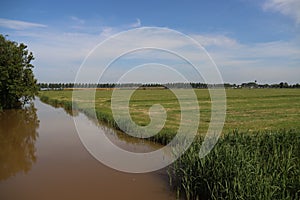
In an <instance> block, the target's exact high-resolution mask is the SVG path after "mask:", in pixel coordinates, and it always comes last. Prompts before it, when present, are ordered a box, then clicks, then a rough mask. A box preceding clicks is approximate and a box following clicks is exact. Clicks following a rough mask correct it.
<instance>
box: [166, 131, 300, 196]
mask: <svg viewBox="0 0 300 200" xmlns="http://www.w3.org/2000/svg"><path fill="white" fill-rule="evenodd" d="M201 141H202V139H201V138H198V139H197V142H194V143H193V145H192V146H191V147H190V148H189V150H188V151H187V152H186V153H185V154H184V155H183V156H181V157H180V158H179V159H178V160H177V161H176V162H175V163H174V164H173V165H172V166H171V167H170V168H169V169H168V172H169V176H170V177H171V179H170V182H171V184H172V185H173V187H174V188H175V189H176V190H177V194H178V195H184V196H185V197H186V198H187V199H247V200H258V199H261V200H273V199H299V198H300V132H299V131H298V132H296V131H283V130H282V131H278V132H269V131H268V132H256V133H251V134H249V133H238V132H235V131H234V132H233V133H230V134H225V135H224V136H223V137H222V138H220V139H219V141H218V143H217V144H216V146H215V147H214V149H213V150H212V151H211V152H210V153H209V154H208V155H207V156H206V157H204V158H202V159H200V158H199V156H198V155H199V154H198V153H199V149H200V147H201ZM181 193H182V194H181Z"/></svg>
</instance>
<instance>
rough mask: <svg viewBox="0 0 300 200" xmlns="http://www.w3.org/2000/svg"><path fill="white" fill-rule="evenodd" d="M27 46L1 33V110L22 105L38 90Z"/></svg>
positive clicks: (30, 54) (31, 57)
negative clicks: (8, 38)
mask: <svg viewBox="0 0 300 200" xmlns="http://www.w3.org/2000/svg"><path fill="white" fill-rule="evenodd" d="M33 59H34V58H33V55H32V53H31V52H30V53H29V52H28V50H27V46H26V45H24V44H22V43H21V44H18V43H16V42H12V41H9V40H7V39H6V38H5V37H4V36H3V35H1V34H0V110H1V109H10V108H17V107H20V106H21V105H22V104H25V103H27V102H28V101H29V100H31V99H33V98H34V95H36V94H37V92H38V87H37V85H36V79H35V78H34V75H33V72H32V68H33V65H32V64H30V62H31V61H32V60H33Z"/></svg>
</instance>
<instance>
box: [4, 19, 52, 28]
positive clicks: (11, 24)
mask: <svg viewBox="0 0 300 200" xmlns="http://www.w3.org/2000/svg"><path fill="white" fill-rule="evenodd" d="M0 27H4V28H10V29H14V30H24V29H29V28H45V27H47V26H46V25H44V24H38V23H31V22H25V21H19V20H11V19H3V18H0Z"/></svg>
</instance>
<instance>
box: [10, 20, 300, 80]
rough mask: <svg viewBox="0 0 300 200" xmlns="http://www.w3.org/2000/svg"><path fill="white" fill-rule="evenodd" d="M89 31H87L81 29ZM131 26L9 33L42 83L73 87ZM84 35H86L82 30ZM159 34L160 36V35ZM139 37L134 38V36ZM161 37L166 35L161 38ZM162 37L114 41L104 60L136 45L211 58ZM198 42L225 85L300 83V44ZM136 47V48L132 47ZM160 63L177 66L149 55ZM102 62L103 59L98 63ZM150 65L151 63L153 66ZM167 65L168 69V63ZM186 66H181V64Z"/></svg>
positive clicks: (211, 38)
mask: <svg viewBox="0 0 300 200" xmlns="http://www.w3.org/2000/svg"><path fill="white" fill-rule="evenodd" d="M82 26H83V27H85V25H84V24H83V25H82ZM128 27H129V26H128V25H124V26H119V27H97V32H98V34H95V31H93V33H86V32H84V33H83V32H81V33H79V32H76V31H73V32H62V31H54V30H53V29H52V30H48V29H39V30H36V29H30V30H18V31H13V32H11V33H9V35H10V37H12V38H14V40H16V41H18V42H24V43H26V44H27V45H28V47H29V50H30V51H33V53H34V55H35V57H36V60H35V63H34V64H35V66H36V68H35V69H34V70H35V72H36V75H37V78H38V79H39V81H41V82H43V81H65V82H66V81H74V78H75V75H76V72H77V69H78V68H79V66H80V64H81V63H82V61H83V60H84V58H85V57H86V56H87V55H88V53H89V52H90V51H91V50H92V49H93V48H94V47H95V46H96V45H98V44H99V43H100V42H102V41H104V40H105V39H107V38H108V37H110V36H112V35H114V34H116V33H118V32H120V31H125V30H128ZM83 30H84V29H83ZM156 31H158V30H156ZM135 33H136V32H135ZM162 33H163V32H162ZM160 34H161V33H160V32H159V31H158V32H151V31H148V32H144V33H143V34H142V35H139V34H135V35H129V36H127V37H123V38H122V40H116V41H115V45H108V46H106V48H105V52H104V54H101V56H100V57H101V58H103V59H110V58H112V56H113V55H115V53H116V52H119V51H121V50H122V49H124V48H125V47H128V45H129V47H130V48H131V47H132V48H134V47H136V46H137V45H144V46H145V47H163V48H164V49H173V50H174V49H175V50H176V49H179V50H180V51H184V52H185V53H186V54H188V55H189V56H188V57H189V58H191V59H192V60H193V59H194V60H198V61H199V60H200V61H201V62H203V63H205V62H206V61H207V57H206V58H204V56H205V55H204V54H203V53H202V54H201V53H200V54H199V53H197V51H195V49H190V48H189V47H188V46H186V43H185V42H182V41H181V40H176V38H173V37H172V35H170V34H165V35H160ZM190 36H191V37H192V38H194V39H195V40H197V41H199V43H201V44H202V45H203V46H204V47H205V48H206V49H207V50H208V53H209V54H210V55H211V56H212V58H213V59H214V61H215V62H216V64H217V65H218V67H219V69H220V71H221V73H222V75H223V80H224V81H225V82H237V83H240V82H245V81H248V80H249V81H250V80H258V81H259V82H269V83H271V82H278V81H288V82H291V83H294V82H298V81H299V78H298V77H299V72H300V69H299V66H300V57H299V55H300V44H299V41H292V40H290V41H274V42H265V43H252V44H243V43H240V42H239V41H237V40H236V39H234V38H231V37H228V36H226V35H216V34H191V35H190ZM132 41H134V42H132ZM147 55H148V57H147V58H150V59H151V57H154V58H156V59H157V61H161V60H168V59H169V60H170V63H171V64H170V65H173V63H177V64H178V63H179V62H178V57H177V58H176V59H177V60H175V59H174V56H170V55H168V54H166V53H165V54H163V53H162V54H157V53H156V54H151V53H149V52H148V54H147ZM141 56H145V54H138V53H137V54H135V55H132V56H131V57H130V56H129V58H130V59H139V58H141ZM98 58H99V57H98ZM150 59H149V60H150ZM164 64H168V63H164ZM179 64H180V65H181V66H182V63H179Z"/></svg>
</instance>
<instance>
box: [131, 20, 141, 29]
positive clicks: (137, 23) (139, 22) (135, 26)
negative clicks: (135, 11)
mask: <svg viewBox="0 0 300 200" xmlns="http://www.w3.org/2000/svg"><path fill="white" fill-rule="evenodd" d="M141 25H142V22H141V20H140V19H139V18H137V19H136V22H134V23H132V24H130V26H129V27H130V28H137V27H140V26H141Z"/></svg>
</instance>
